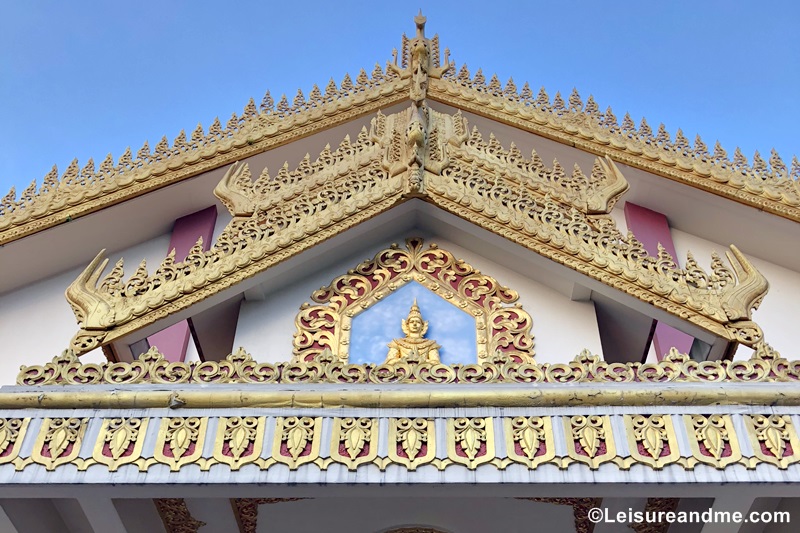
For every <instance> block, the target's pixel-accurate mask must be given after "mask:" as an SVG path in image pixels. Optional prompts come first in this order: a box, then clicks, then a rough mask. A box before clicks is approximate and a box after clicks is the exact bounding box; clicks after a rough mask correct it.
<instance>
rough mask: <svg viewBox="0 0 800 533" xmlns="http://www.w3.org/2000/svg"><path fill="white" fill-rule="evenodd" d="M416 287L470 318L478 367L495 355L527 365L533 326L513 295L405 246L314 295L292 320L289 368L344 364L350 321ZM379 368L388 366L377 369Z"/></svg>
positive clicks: (432, 252) (448, 257)
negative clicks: (327, 359)
mask: <svg viewBox="0 0 800 533" xmlns="http://www.w3.org/2000/svg"><path fill="white" fill-rule="evenodd" d="M413 281H416V282H418V283H420V284H422V285H423V286H424V287H426V288H428V289H430V290H431V291H433V292H434V293H436V294H438V295H439V296H441V297H442V298H444V299H445V300H447V301H449V302H450V303H452V304H453V305H455V306H457V307H458V308H459V309H461V310H463V311H464V312H466V313H468V314H469V315H471V316H472V317H473V318H474V320H475V326H476V330H477V343H478V346H477V353H478V361H479V362H484V361H487V360H488V359H489V355H490V354H497V353H498V352H499V353H501V354H502V355H503V356H505V357H507V358H509V359H510V360H511V361H515V362H526V363H529V362H531V361H532V360H533V353H534V352H533V334H532V333H531V326H532V324H533V320H532V319H531V317H530V315H529V314H528V313H527V312H525V310H523V309H522V307H521V306H520V305H516V306H512V305H510V304H513V303H515V302H516V301H517V300H518V299H519V295H518V294H517V292H516V291H514V290H512V289H509V288H508V287H504V286H503V285H500V284H499V283H498V282H497V280H495V279H494V278H492V277H491V276H487V275H485V274H483V273H481V272H479V271H478V270H476V269H475V268H473V267H472V266H471V265H469V264H468V263H466V262H464V261H462V260H460V259H457V258H456V257H455V256H453V254H451V253H450V252H448V251H446V250H441V249H440V248H439V247H438V246H437V245H436V244H431V245H430V246H429V247H428V248H427V249H424V248H423V241H422V239H418V238H412V239H407V240H406V249H405V250H404V249H401V248H400V247H398V246H397V245H396V244H393V245H392V246H391V247H390V248H388V249H385V250H382V251H380V252H378V253H377V254H375V257H373V258H372V259H370V260H367V261H364V262H363V263H361V264H360V265H358V266H357V267H356V268H354V269H353V270H351V271H350V272H348V273H347V274H345V275H344V276H339V277H338V278H336V279H334V280H333V281H332V282H331V284H330V285H328V286H327V287H323V288H321V289H319V290H318V291H315V292H314V293H313V294H312V295H311V299H312V300H314V302H316V303H317V304H319V305H309V304H304V305H303V306H302V307H301V308H300V312H299V313H298V314H297V317H296V318H295V325H296V327H297V332H296V333H295V335H294V354H293V359H292V360H293V362H295V363H296V362H307V361H313V360H314V359H315V358H316V357H317V356H318V355H320V354H321V353H322V352H324V351H326V350H327V351H330V352H332V353H333V354H334V355H335V356H336V357H337V358H338V359H340V360H341V361H343V362H346V361H347V359H348V347H349V345H350V331H351V327H352V326H351V323H352V320H353V318H354V317H355V316H356V315H358V314H359V313H361V312H364V311H366V310H367V309H369V308H370V307H371V306H373V305H375V304H376V303H378V302H379V301H381V300H382V299H383V298H385V297H386V296H388V295H389V294H391V293H392V292H393V291H396V290H397V289H399V288H400V287H402V286H404V285H406V284H407V283H409V282H413ZM381 366H382V367H384V368H387V367H390V366H393V365H381Z"/></svg>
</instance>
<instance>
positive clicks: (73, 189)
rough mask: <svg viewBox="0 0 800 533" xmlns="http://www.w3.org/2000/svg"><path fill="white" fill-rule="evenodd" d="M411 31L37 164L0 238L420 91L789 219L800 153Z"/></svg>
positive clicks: (8, 206)
mask: <svg viewBox="0 0 800 533" xmlns="http://www.w3.org/2000/svg"><path fill="white" fill-rule="evenodd" d="M416 23H417V35H416V36H415V37H414V38H412V39H408V38H406V37H405V36H403V42H402V48H401V54H400V55H401V57H400V64H399V65H398V64H397V54H395V62H394V63H389V64H388V65H387V68H386V69H385V70H384V69H381V67H380V66H379V65H376V67H375V69H374V70H373V71H372V73H371V76H370V75H367V73H366V72H365V71H363V70H362V71H361V72H360V73H359V75H358V76H357V77H356V79H355V81H354V80H353V79H352V78H351V77H350V76H349V75H346V76H345V78H344V80H343V81H342V82H341V84H340V85H339V86H337V85H336V84H334V83H333V82H332V81H331V83H329V84H328V85H327V86H326V87H325V89H324V90H321V89H320V88H319V87H317V86H316V85H315V86H314V87H313V89H312V90H311V92H310V93H309V95H308V97H306V96H305V95H304V94H303V93H302V91H298V93H297V95H296V96H295V97H294V99H293V100H292V101H291V102H290V101H289V99H287V98H286V96H283V97H282V98H281V99H280V101H279V102H278V104H277V106H276V105H275V102H274V100H273V99H272V97H271V96H270V94H269V92H267V94H266V95H265V97H264V99H263V101H262V103H261V105H260V106H257V105H256V103H255V102H254V101H253V100H252V99H251V100H250V102H249V103H248V104H247V105H246V106H245V109H244V112H243V113H242V115H241V116H238V115H237V114H235V113H234V114H233V115H232V116H231V118H230V120H228V121H227V123H226V124H225V126H223V125H222V123H221V122H220V121H219V120H218V119H217V120H215V121H214V123H213V124H211V126H210V127H209V128H208V131H204V130H203V128H202V127H200V126H198V128H197V129H195V130H194V131H193V132H192V133H191V134H190V135H187V134H186V133H185V132H181V133H180V134H179V135H178V136H177V137H176V138H175V140H174V141H173V143H172V144H170V142H169V141H168V140H167V138H166V137H164V138H163V139H161V141H160V142H158V143H157V144H156V145H155V146H154V147H153V148H152V149H151V147H150V146H149V145H148V144H147V143H145V144H144V146H142V148H141V149H140V150H138V151H137V152H136V154H134V153H133V152H132V151H131V150H130V149H128V150H127V151H126V152H125V153H124V154H123V155H122V156H121V157H119V159H117V160H116V161H115V160H114V158H113V157H112V156H111V155H110V154H109V156H108V157H107V158H106V159H105V160H104V161H103V162H102V163H100V165H99V166H96V165H95V163H94V161H92V160H91V159H90V160H89V161H88V162H87V163H86V164H85V165H84V166H83V168H81V167H80V166H79V165H78V162H77V160H76V161H73V162H72V163H71V164H70V165H69V167H68V168H67V169H66V171H64V172H63V173H62V174H61V175H60V176H59V172H58V170H57V169H56V168H55V167H53V170H52V171H51V172H50V173H48V174H47V175H46V176H45V177H44V178H43V180H42V185H41V186H37V184H36V181H35V180H34V182H33V183H31V185H30V186H29V187H27V188H26V189H25V190H24V191H23V192H22V193H21V194H20V196H19V197H17V195H16V192H15V190H14V189H12V190H11V191H10V192H9V193H8V194H7V195H6V196H5V197H3V198H2V199H0V245H2V244H5V243H8V242H11V241H14V240H16V239H19V238H22V237H24V236H26V235H31V234H33V233H36V232H39V231H42V230H45V229H47V228H50V227H53V226H55V225H58V224H60V223H62V222H63V221H64V220H71V219H75V218H77V217H80V216H84V215H87V214H89V213H92V212H94V211H97V210H100V209H103V208H106V207H109V206H112V205H115V204H117V203H120V202H123V201H125V200H128V199H131V198H135V197H137V196H140V195H142V194H145V193H147V192H151V191H154V190H157V189H160V188H162V187H166V186H168V185H171V184H174V183H177V182H179V181H181V180H184V179H187V178H190V177H192V176H196V175H198V174H201V173H203V172H206V171H209V170H212V169H215V168H219V167H222V166H225V165H229V164H231V163H233V162H235V161H239V160H242V159H245V158H247V157H250V156H252V155H255V154H258V153H261V152H264V151H267V150H270V149H272V148H274V147H276V146H280V145H282V144H286V143H289V142H292V141H294V140H297V139H300V138H302V137H305V136H307V135H311V134H314V133H316V132H319V131H322V130H324V129H327V128H330V127H332V126H336V125H338V124H342V123H344V122H347V121H349V120H352V119H354V118H357V117H359V116H363V115H365V114H368V113H374V112H375V111H377V110H378V109H381V108H384V107H387V106H390V105H393V104H396V103H399V102H402V101H407V100H409V99H410V100H411V101H412V102H414V104H415V105H418V104H419V103H421V102H424V100H425V99H426V97H427V98H428V99H430V100H432V101H438V102H442V103H445V104H448V105H452V106H455V107H457V108H459V109H463V110H465V111H470V112H473V113H476V114H479V115H483V116H486V117H489V118H491V119H494V120H497V121H500V122H502V123H505V124H509V125H511V126H514V127H516V128H519V129H521V130H524V131H529V132H531V133H534V134H537V135H541V136H544V137H547V138H550V139H553V140H555V141H558V142H561V143H564V144H568V145H571V146H575V147H577V148H578V149H581V150H585V151H588V152H590V153H594V154H597V155H599V156H607V157H610V158H611V159H613V160H614V161H617V162H621V163H625V164H626V165H630V166H632V167H635V168H640V169H642V170H645V171H647V172H651V173H653V174H656V175H659V176H662V177H665V178H668V179H671V180H674V181H677V182H680V183H685V184H687V185H690V186H693V187H696V188H699V189H702V190H705V191H708V192H711V193H713V194H717V195H720V196H723V197H726V198H730V199H732V200H735V201H737V202H740V203H743V204H745V205H750V206H753V207H756V208H758V209H761V210H764V211H767V212H769V213H773V214H775V215H778V216H781V217H784V218H787V219H789V220H793V221H796V222H800V185H799V184H798V183H800V162H798V160H797V158H796V157H795V158H793V159H792V162H791V166H787V165H786V164H785V163H784V162H783V160H782V159H781V158H780V156H779V155H778V154H777V153H775V152H774V151H773V152H772V154H771V155H770V157H769V160H768V161H767V160H765V159H764V158H763V157H762V156H761V155H759V154H758V153H756V154H755V155H754V157H753V160H752V162H749V161H748V160H747V158H746V157H745V156H744V155H743V154H742V153H741V151H740V150H739V149H738V148H737V149H736V150H735V152H734V154H733V158H732V159H731V158H730V157H729V156H728V154H727V153H726V152H725V150H724V149H722V147H721V146H719V144H717V145H716V146H715V147H714V149H713V150H709V148H708V147H707V146H706V144H705V143H704V142H703V141H702V140H701V139H700V137H699V136H698V137H697V139H695V142H694V144H693V145H692V144H691V143H690V142H689V141H688V139H686V137H685V136H684V135H683V133H682V132H681V131H680V130H678V131H677V133H676V134H675V137H674V138H672V137H671V136H670V134H669V133H668V132H667V131H666V129H665V127H664V126H663V124H662V125H660V126H659V127H658V128H657V131H656V132H655V133H654V132H653V130H652V128H651V127H650V126H649V125H648V123H647V122H646V121H645V120H642V123H641V124H640V126H639V127H638V128H637V127H636V126H635V124H634V123H633V121H632V119H631V118H630V117H629V116H628V115H626V116H625V117H624V119H623V120H622V123H621V124H620V123H619V121H618V120H617V117H616V116H615V115H614V113H613V111H612V110H611V108H608V109H607V110H606V111H605V112H601V111H600V108H599V106H598V104H597V103H596V102H595V101H594V99H593V98H592V97H591V96H590V97H589V98H588V100H587V101H586V102H585V103H584V102H583V100H582V99H581V97H580V95H579V94H578V93H577V91H573V93H572V94H571V95H570V96H569V98H568V99H567V101H564V99H563V98H562V97H561V95H560V94H556V96H555V97H554V98H553V99H552V100H551V98H550V97H549V96H548V95H547V93H546V92H545V91H544V89H542V90H541V91H540V92H539V93H538V95H536V96H534V94H533V92H532V91H531V89H530V88H529V86H528V84H525V85H524V86H523V87H522V88H521V89H518V88H517V86H516V84H515V83H514V82H513V80H509V81H508V83H506V84H505V86H503V85H502V84H501V83H500V81H499V80H498V78H497V76H493V77H492V78H491V79H490V80H489V81H488V82H487V80H486V78H485V76H484V75H483V73H482V72H481V71H480V70H478V71H477V72H476V73H475V74H474V75H472V74H470V72H469V70H468V69H467V67H466V65H465V66H462V67H461V69H460V70H458V71H456V68H455V65H454V64H453V63H450V62H449V60H448V57H447V56H448V53H447V51H445V58H444V65H442V62H441V61H440V50H439V40H438V36H434V38H433V39H428V38H426V37H425V35H424V24H425V22H424V17H423V18H418V19H416Z"/></svg>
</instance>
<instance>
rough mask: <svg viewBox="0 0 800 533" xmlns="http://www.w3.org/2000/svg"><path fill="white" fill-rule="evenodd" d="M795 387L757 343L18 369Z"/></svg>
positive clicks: (76, 363)
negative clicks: (481, 356)
mask: <svg viewBox="0 0 800 533" xmlns="http://www.w3.org/2000/svg"><path fill="white" fill-rule="evenodd" d="M797 381H800V361H789V360H787V359H784V358H783V357H781V356H780V354H779V353H778V352H776V351H774V350H773V349H772V348H771V347H770V346H769V345H768V344H766V343H763V342H762V343H759V344H758V345H757V346H756V350H755V352H754V354H753V356H752V358H751V359H749V360H741V361H728V360H722V361H702V362H700V361H694V360H692V359H691V358H690V357H689V356H688V355H686V354H681V353H678V351H677V350H675V349H672V350H671V351H670V352H669V353H668V354H667V355H666V356H665V357H664V358H663V359H662V360H661V361H659V362H657V363H645V364H642V363H629V364H625V363H609V362H607V361H603V360H602V359H601V358H600V357H599V356H597V355H592V354H591V353H590V352H589V351H584V352H582V353H581V354H579V355H578V356H576V357H575V358H574V359H573V360H572V361H570V362H569V363H537V362H535V361H532V362H518V361H514V360H513V359H511V357H509V356H508V355H505V354H503V353H497V354H495V356H494V357H492V358H489V359H488V360H487V361H486V362H484V363H483V364H453V365H446V364H442V363H431V362H427V361H422V362H419V361H417V362H415V361H403V362H397V363H392V364H377V365H376V364H372V363H367V364H343V363H342V361H341V360H340V359H339V358H338V357H335V356H334V355H333V354H332V353H331V351H330V350H325V351H323V352H321V353H319V354H317V355H315V356H314V357H312V358H311V359H310V360H309V361H297V362H285V363H258V362H256V361H255V360H254V359H253V358H252V356H251V355H250V354H249V353H247V352H246V351H245V350H244V349H243V348H240V349H239V350H237V351H236V352H234V353H232V354H230V355H228V356H227V357H226V358H225V359H223V360H222V361H204V362H190V363H182V362H169V361H167V360H166V359H165V358H164V356H163V355H162V354H161V353H160V352H159V351H158V349H157V348H155V347H153V348H151V349H150V350H148V351H147V352H145V353H143V354H142V355H140V356H139V358H138V359H137V360H136V361H134V362H132V363H124V362H120V363H83V362H81V360H80V358H79V357H77V356H76V355H75V354H74V353H72V352H70V351H68V350H67V351H65V352H64V353H62V354H61V355H59V356H56V357H54V358H53V360H52V361H51V362H49V363H46V364H44V365H33V366H22V368H21V369H20V372H19V374H18V375H17V384H18V385H28V386H45V385H99V384H110V385H130V384H136V383H154V384H169V383H172V384H180V383H198V384H213V383H220V384H224V383H242V384H263V385H270V384H280V383H306V384H313V383H339V384H353V385H356V384H366V383H371V384H382V383H383V384H397V383H430V384H448V383H457V384H465V385H467V384H481V383H509V384H513V383H531V384H536V383H541V384H548V383H551V384H559V383H616V384H620V383H643V384H644V383H687V382H696V383H721V382H728V383H762V382H797Z"/></svg>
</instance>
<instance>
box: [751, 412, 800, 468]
mask: <svg viewBox="0 0 800 533" xmlns="http://www.w3.org/2000/svg"><path fill="white" fill-rule="evenodd" d="M744 423H745V427H746V428H747V436H748V438H749V440H750V446H751V447H752V448H753V455H754V456H755V457H757V458H758V459H759V460H760V461H763V462H766V463H771V464H773V465H775V466H777V467H778V468H781V469H786V468H787V467H788V466H789V465H790V464H793V463H796V462H798V461H800V439H798V438H797V431H795V429H794V425H793V424H792V419H791V417H789V416H788V415H745V416H744Z"/></svg>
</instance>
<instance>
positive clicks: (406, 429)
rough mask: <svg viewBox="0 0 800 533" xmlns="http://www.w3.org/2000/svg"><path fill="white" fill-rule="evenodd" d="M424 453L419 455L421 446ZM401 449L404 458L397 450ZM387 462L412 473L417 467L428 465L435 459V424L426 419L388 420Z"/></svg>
mask: <svg viewBox="0 0 800 533" xmlns="http://www.w3.org/2000/svg"><path fill="white" fill-rule="evenodd" d="M423 444H424V445H425V453H422V454H420V453H419V452H421V451H422V445H423ZM398 447H402V448H403V450H404V453H405V454H406V457H402V456H401V455H400V454H399V453H398V452H397V448H398ZM388 455H389V460H390V461H391V462H392V463H397V464H401V465H403V466H405V467H406V468H407V469H408V470H409V471H411V472H413V471H414V470H416V469H417V467H419V466H422V465H426V464H430V463H431V462H433V460H434V459H435V458H436V424H435V423H434V421H433V420H431V419H426V418H390V419H389V448H388Z"/></svg>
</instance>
